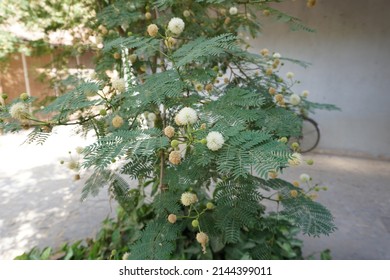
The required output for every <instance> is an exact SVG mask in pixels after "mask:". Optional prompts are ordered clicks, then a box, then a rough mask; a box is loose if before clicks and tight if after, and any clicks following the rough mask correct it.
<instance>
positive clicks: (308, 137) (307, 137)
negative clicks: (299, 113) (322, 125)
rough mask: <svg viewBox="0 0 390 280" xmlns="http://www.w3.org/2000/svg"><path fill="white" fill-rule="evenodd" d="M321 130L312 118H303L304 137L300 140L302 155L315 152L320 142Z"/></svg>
mask: <svg viewBox="0 0 390 280" xmlns="http://www.w3.org/2000/svg"><path fill="white" fill-rule="evenodd" d="M320 136H321V135H320V129H319V127H318V124H317V123H316V121H314V120H313V119H310V118H303V122H302V135H301V137H300V138H299V145H300V148H301V153H307V152H310V151H312V150H314V149H315V148H316V147H317V145H318V143H319V142H320Z"/></svg>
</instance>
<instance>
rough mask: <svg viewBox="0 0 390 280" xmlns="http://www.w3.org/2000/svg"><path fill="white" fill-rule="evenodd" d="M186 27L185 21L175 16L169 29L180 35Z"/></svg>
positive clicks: (169, 24) (170, 22)
mask: <svg viewBox="0 0 390 280" xmlns="http://www.w3.org/2000/svg"><path fill="white" fill-rule="evenodd" d="M184 27H185V23H184V21H183V20H182V19H181V18H178V17H174V18H172V19H171V20H170V21H169V23H168V30H169V31H170V32H172V33H173V34H174V35H177V36H179V35H180V34H181V33H182V32H183V30H184Z"/></svg>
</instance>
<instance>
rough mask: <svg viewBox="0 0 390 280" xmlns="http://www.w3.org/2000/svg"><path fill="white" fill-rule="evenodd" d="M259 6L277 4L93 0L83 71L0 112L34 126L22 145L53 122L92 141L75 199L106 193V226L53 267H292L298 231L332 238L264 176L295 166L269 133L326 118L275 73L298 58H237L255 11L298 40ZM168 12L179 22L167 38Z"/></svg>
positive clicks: (290, 192) (253, 29) (288, 191)
mask: <svg viewBox="0 0 390 280" xmlns="http://www.w3.org/2000/svg"><path fill="white" fill-rule="evenodd" d="M272 2H276V3H278V2H280V1H248V2H245V4H244V3H241V2H236V1H223V0H202V1H201V0H198V1H170V0H165V1H163V0H158V1H144V0H139V1H114V2H109V3H108V2H106V1H97V3H96V5H97V10H98V13H97V17H96V18H95V19H94V20H93V21H91V22H90V23H88V24H86V25H87V26H89V27H90V28H91V34H93V36H94V37H95V41H96V42H94V43H93V44H89V43H85V42H83V41H82V40H81V41H80V42H78V43H77V44H76V45H77V52H82V51H83V50H84V49H88V48H90V49H92V50H94V51H95V52H96V73H95V74H94V75H93V76H91V77H90V78H88V79H86V78H83V77H72V78H69V79H68V80H67V81H66V82H65V83H64V85H66V86H67V87H69V91H68V92H67V93H65V94H63V95H60V96H59V97H58V98H56V99H55V100H54V101H52V102H51V103H50V104H48V105H47V106H46V107H45V108H44V109H43V110H41V111H40V112H37V113H38V114H36V115H37V116H38V117H36V116H34V115H32V116H29V118H28V120H27V119H25V118H23V115H22V117H21V115H20V114H18V113H19V112H18V111H15V107H10V106H7V107H6V108H5V110H3V109H2V112H1V118H2V119H4V120H5V123H6V126H8V129H9V128H10V127H11V126H12V129H18V127H17V126H16V125H19V126H20V127H21V126H28V125H29V126H34V127H35V128H36V129H35V130H34V131H33V132H32V133H31V134H30V136H29V138H28V140H27V141H28V142H34V141H35V142H38V143H41V142H42V143H43V142H44V140H45V139H46V138H47V136H48V135H49V132H48V131H49V130H50V129H51V128H52V127H53V126H56V125H78V126H79V128H81V130H82V133H87V132H89V131H93V132H94V134H95V136H96V140H95V141H94V142H93V143H92V144H90V145H88V146H87V147H85V148H84V149H83V152H82V155H83V162H82V164H81V166H82V168H83V169H85V170H89V171H88V172H90V173H89V174H90V175H89V178H88V179H87V180H86V183H85V186H84V188H83V191H82V197H81V199H82V200H84V199H87V198H88V196H89V195H92V196H93V195H96V194H97V193H98V192H99V191H100V190H101V189H103V188H107V189H108V190H109V192H110V196H111V197H112V198H113V199H115V200H116V201H117V202H118V203H119V205H120V209H121V210H120V212H119V214H118V220H117V221H113V220H111V219H107V220H106V221H105V222H104V225H103V228H102V230H101V231H100V233H99V234H98V236H97V237H96V240H89V241H87V242H86V244H85V243H82V242H76V243H74V244H70V245H69V244H66V245H64V246H63V248H62V249H60V252H62V255H60V256H59V257H58V258H62V259H79V258H87V259H105V258H106V259H121V258H122V257H123V254H124V253H125V252H128V253H129V254H128V258H130V259H151V260H153V259H301V258H302V252H301V246H302V243H301V242H300V241H299V240H297V239H296V235H297V234H298V233H299V232H301V233H303V234H308V235H313V236H320V235H324V234H325V235H327V234H330V233H331V232H333V231H334V230H335V226H334V222H333V216H332V215H331V213H330V212H329V211H328V210H327V209H326V208H325V207H324V206H322V205H321V204H319V203H317V202H314V201H313V200H312V198H313V196H312V192H313V190H314V188H312V187H309V189H308V190H304V189H303V188H298V187H294V186H293V185H292V184H290V183H288V182H286V181H284V180H281V179H271V177H273V176H274V175H275V174H276V173H282V172H283V170H284V169H285V168H288V167H289V166H290V165H294V164H295V165H296V164H299V157H298V158H297V155H296V154H294V153H296V152H297V151H296V150H293V149H291V148H290V147H289V145H288V144H287V143H286V141H281V138H282V137H283V138H286V139H287V140H288V138H291V137H297V136H299V135H300V133H301V129H302V128H301V126H302V117H301V115H304V112H306V111H311V110H313V109H317V108H325V109H334V107H332V106H331V105H327V104H325V105H321V104H316V103H311V102H310V101H308V100H307V98H306V97H305V96H301V97H300V99H299V100H300V102H298V103H296V104H293V102H292V101H291V99H292V98H291V97H292V96H293V94H294V92H293V85H294V84H295V83H296V81H295V80H294V81H293V80H291V79H289V80H287V81H286V80H284V79H282V78H281V77H280V76H279V71H280V69H281V67H282V66H283V62H290V63H297V64H300V65H302V66H306V63H301V62H298V61H295V60H293V59H283V58H278V57H277V56H272V55H271V54H267V53H266V52H265V53H264V54H263V55H258V54H253V53H249V52H248V51H246V49H247V46H246V43H245V42H244V40H243V39H241V38H242V36H238V31H239V30H245V31H248V32H249V33H250V34H252V35H253V36H256V34H257V32H258V31H259V30H260V24H259V22H258V20H257V18H256V13H255V12H256V11H257V10H260V11H264V10H265V9H268V12H269V13H270V15H272V16H274V17H276V18H277V19H278V20H280V21H283V22H286V23H288V24H290V26H292V28H294V29H304V30H306V31H311V30H310V29H309V28H306V27H305V26H304V25H303V24H302V23H301V22H300V21H299V20H298V19H296V18H295V17H292V16H288V15H286V14H285V13H283V12H281V11H279V10H277V9H275V8H270V7H269V5H270V4H271V3H272ZM232 6H237V8H238V13H237V14H235V13H234V9H233V12H230V11H229V9H230V8H231V7H232ZM243 11H245V12H243ZM210 14H212V16H210ZM174 17H176V18H177V17H180V18H182V20H179V19H175V20H176V21H177V22H176V23H177V26H176V27H177V28H176V30H175V28H172V27H171V26H170V25H171V24H169V22H170V20H171V19H172V18H174ZM150 24H156V25H157V26H158V29H159V30H158V31H159V32H158V34H153V33H151V32H148V31H147V27H148V25H150ZM181 29H183V30H181ZM179 33H180V34H179ZM152 36H154V37H152ZM84 43H85V44H84ZM75 47H76V46H75ZM79 49H81V50H79ZM17 102H19V101H17ZM28 102H30V101H28ZM15 103H16V102H15ZM16 108H17V107H16ZM8 111H9V112H8ZM11 111H12V112H11ZM40 116H44V117H41V118H40ZM173 141H174V142H173ZM297 161H298V163H297ZM129 179H132V180H134V181H131V182H130V180H129ZM266 201H267V202H266ZM270 203H274V204H275V206H276V207H274V208H275V209H276V210H270V209H274V208H270V209H268V208H267V207H266V205H267V206H268V205H269V204H270ZM194 221H195V222H194ZM205 236H207V238H205ZM202 237H203V238H202ZM50 255H51V251H50V249H46V250H45V251H44V252H43V253H42V252H40V251H39V250H33V251H31V252H30V253H29V254H27V255H23V256H21V258H35V259H36V258H48V257H49V256H50Z"/></svg>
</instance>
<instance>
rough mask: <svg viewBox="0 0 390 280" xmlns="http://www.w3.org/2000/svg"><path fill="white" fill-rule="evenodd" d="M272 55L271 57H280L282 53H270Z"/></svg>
mask: <svg viewBox="0 0 390 280" xmlns="http://www.w3.org/2000/svg"><path fill="white" fill-rule="evenodd" d="M272 57H273V58H281V57H282V55H281V54H280V53H274V54H273V55H272Z"/></svg>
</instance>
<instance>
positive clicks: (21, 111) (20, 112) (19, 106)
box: [9, 102, 29, 120]
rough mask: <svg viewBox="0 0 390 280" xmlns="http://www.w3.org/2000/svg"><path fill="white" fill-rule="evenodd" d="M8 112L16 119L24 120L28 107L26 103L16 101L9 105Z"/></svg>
mask: <svg viewBox="0 0 390 280" xmlns="http://www.w3.org/2000/svg"><path fill="white" fill-rule="evenodd" d="M9 114H10V115H11V117H13V118H15V119H18V120H24V119H26V118H27V117H28V115H29V113H28V108H27V106H26V104H24V103H21V102H18V103H15V104H14V105H12V106H11V108H10V109H9Z"/></svg>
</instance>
